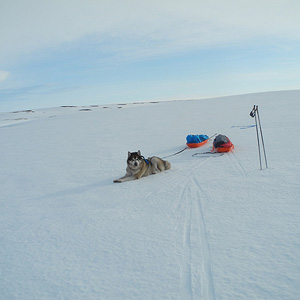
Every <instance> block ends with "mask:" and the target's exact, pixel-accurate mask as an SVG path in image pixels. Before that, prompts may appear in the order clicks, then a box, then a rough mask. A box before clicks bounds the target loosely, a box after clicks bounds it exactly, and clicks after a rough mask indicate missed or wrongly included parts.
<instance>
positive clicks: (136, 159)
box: [127, 150, 144, 169]
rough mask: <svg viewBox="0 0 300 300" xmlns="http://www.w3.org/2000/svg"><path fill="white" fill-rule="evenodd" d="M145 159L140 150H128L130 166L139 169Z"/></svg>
mask: <svg viewBox="0 0 300 300" xmlns="http://www.w3.org/2000/svg"><path fill="white" fill-rule="evenodd" d="M143 160H144V158H143V157H142V155H141V151H140V150H139V151H138V152H129V151H128V159H127V164H128V165H129V166H130V168H132V169H137V168H138V167H139V166H140V164H141V163H142V161H143Z"/></svg>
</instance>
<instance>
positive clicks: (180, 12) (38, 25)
mask: <svg viewBox="0 0 300 300" xmlns="http://www.w3.org/2000/svg"><path fill="white" fill-rule="evenodd" d="M0 9H1V12H2V13H1V18H0V44H1V45H2V46H1V49H0V56H1V57H2V59H3V61H5V59H8V58H11V59H15V58H16V57H22V56H23V55H24V54H26V53H31V52H34V51H37V50H40V49H45V48H48V47H57V46H59V45H62V44H64V43H73V42H74V43H75V44H76V41H80V39H83V38H85V37H87V36H89V37H91V38H92V39H95V40H97V41H98V42H99V43H101V41H103V40H106V41H107V40H109V39H112V40H113V41H116V40H117V41H118V46H119V47H116V48H115V51H116V52H120V53H121V52H122V49H123V50H124V53H125V52H126V51H127V52H129V51H128V49H133V50H134V49H136V50H137V51H141V52H145V53H146V54H147V53H148V54H150V53H152V52H153V53H160V52H161V53H164V52H168V51H180V50H189V49H194V48H197V47H207V46H212V45H220V44H224V43H232V42H240V41H245V40H249V39H254V38H265V37H271V38H273V39H276V38H279V39H282V38H284V39H287V38H291V39H294V40H299V39H300V22H299V18H300V2H299V1H298V0H289V1H286V0H264V1H258V0H244V1H240V0H232V1H223V0H210V1H207V0H205V1H204V0H187V1H173V0H164V1H161V0H152V1H140V0H102V1H99V0H87V1H82V0H74V1H72V3H70V2H69V1H66V0H52V1H39V0H29V1H22V0H15V1H2V3H1V4H0ZM116 49H119V50H116Z"/></svg>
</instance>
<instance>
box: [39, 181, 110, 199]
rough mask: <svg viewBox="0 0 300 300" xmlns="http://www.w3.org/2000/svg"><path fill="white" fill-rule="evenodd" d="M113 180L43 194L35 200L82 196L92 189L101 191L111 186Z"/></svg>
mask: <svg viewBox="0 0 300 300" xmlns="http://www.w3.org/2000/svg"><path fill="white" fill-rule="evenodd" d="M113 184H114V183H113V179H112V178H111V179H103V180H101V181H97V182H94V183H91V184H87V185H82V186H77V187H73V188H69V189H64V190H60V191H56V192H53V193H50V194H45V195H41V196H38V197H36V198H37V199H40V200H44V199H49V198H56V197H67V196H74V195H79V194H84V193H86V192H88V191H90V190H92V189H101V188H102V187H105V186H110V185H113Z"/></svg>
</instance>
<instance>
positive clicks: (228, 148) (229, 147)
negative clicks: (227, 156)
mask: <svg viewBox="0 0 300 300" xmlns="http://www.w3.org/2000/svg"><path fill="white" fill-rule="evenodd" d="M233 149H234V145H233V144H232V143H231V142H229V143H226V144H223V145H222V146H221V147H218V148H213V149H212V151H214V152H219V153H223V152H230V151H231V150H233Z"/></svg>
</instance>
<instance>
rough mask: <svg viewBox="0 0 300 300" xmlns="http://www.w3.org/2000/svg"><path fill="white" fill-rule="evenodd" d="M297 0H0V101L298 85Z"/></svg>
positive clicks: (13, 106) (209, 93)
mask: <svg viewBox="0 0 300 300" xmlns="http://www.w3.org/2000/svg"><path fill="white" fill-rule="evenodd" d="M299 20H300V1H299V0H252V1H250V0H210V1H207V0H205V1H203V0H182V1H176V0H172V1H171V0H159V1H158V0H151V1H148V0H144V1H140V0H72V1H71V0H51V1H48V0H45V1H40V0H27V1H23V0H12V1H5V0H0V111H13V110H18V109H34V108H45V107H56V106H60V105H83V106H84V105H95V104H109V103H126V102H136V101H160V100H173V99H201V98H209V97H218V96H226V95H237V94H246V93H255V92H264V91H275V90H290V89H299V88H300V21H299Z"/></svg>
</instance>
